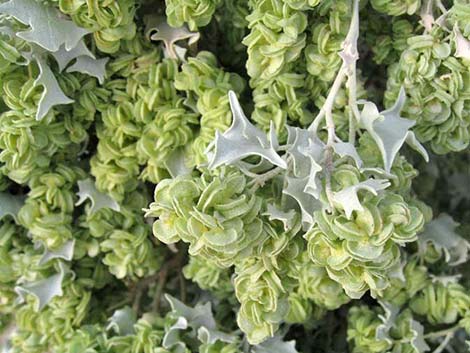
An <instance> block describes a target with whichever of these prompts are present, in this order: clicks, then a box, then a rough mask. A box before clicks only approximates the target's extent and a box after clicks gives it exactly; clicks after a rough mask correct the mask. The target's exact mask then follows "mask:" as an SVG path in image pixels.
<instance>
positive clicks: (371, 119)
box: [361, 87, 429, 173]
mask: <svg viewBox="0 0 470 353" xmlns="http://www.w3.org/2000/svg"><path fill="white" fill-rule="evenodd" d="M405 99H406V94H405V90H404V88H403V87H402V88H401V89H400V93H399V95H398V98H397V100H396V101H395V104H394V105H393V106H392V107H391V108H390V109H387V110H384V111H382V112H379V110H378V109H377V106H376V105H375V104H374V103H372V102H363V104H364V108H363V110H362V113H361V123H362V126H363V127H364V128H365V129H366V130H367V131H368V132H369V134H370V135H371V136H372V138H373V139H374V141H375V143H376V144H377V147H378V148H379V150H380V152H381V154H382V159H383V162H384V169H385V171H386V172H388V173H389V172H390V170H391V168H392V165H393V161H394V160H395V157H396V155H397V154H398V151H399V150H400V148H401V147H402V146H403V144H404V143H405V141H407V142H409V143H411V144H410V146H411V147H413V148H415V149H417V150H418V152H420V153H421V154H423V156H424V158H425V159H426V161H427V160H428V159H429V158H428V155H427V153H426V150H425V149H424V147H422V146H421V144H420V143H419V142H418V141H417V140H416V138H415V137H414V133H413V132H412V131H410V128H411V127H413V126H414V125H415V124H416V122H415V121H413V120H409V119H404V118H402V117H400V111H401V110H402V108H403V106H404V104H405Z"/></svg>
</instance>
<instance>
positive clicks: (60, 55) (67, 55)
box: [51, 40, 94, 71]
mask: <svg viewBox="0 0 470 353" xmlns="http://www.w3.org/2000/svg"><path fill="white" fill-rule="evenodd" d="M51 55H52V56H53V57H54V59H55V61H57V64H58V65H59V71H64V69H65V68H66V67H67V65H68V64H70V62H71V61H72V60H74V59H76V58H78V57H80V56H88V57H90V58H94V55H93V53H92V52H91V51H90V50H89V49H88V48H87V46H86V45H85V42H84V41H83V40H80V41H79V42H78V43H77V45H76V46H75V47H73V48H72V49H70V50H66V49H65V46H64V45H62V46H61V47H60V48H59V49H58V50H57V51H54V52H51Z"/></svg>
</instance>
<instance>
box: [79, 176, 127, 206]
mask: <svg viewBox="0 0 470 353" xmlns="http://www.w3.org/2000/svg"><path fill="white" fill-rule="evenodd" d="M78 190H79V191H78V193H77V195H78V197H79V199H78V201H77V202H76V204H75V205H76V206H79V205H81V204H82V203H83V202H85V200H86V199H90V201H91V209H90V212H91V213H95V212H97V211H98V210H100V209H102V208H111V209H113V210H115V211H117V212H119V211H120V209H121V208H120V206H119V204H118V203H117V202H116V201H115V200H113V199H112V198H111V197H110V196H108V195H106V194H103V193H101V192H99V191H98V190H97V189H96V187H95V183H94V182H93V180H91V179H85V180H80V181H78Z"/></svg>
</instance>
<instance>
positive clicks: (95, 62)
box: [67, 56, 109, 84]
mask: <svg viewBox="0 0 470 353" xmlns="http://www.w3.org/2000/svg"><path fill="white" fill-rule="evenodd" d="M108 60H109V59H108V58H102V59H94V58H90V57H88V56H79V57H78V58H77V60H76V61H75V63H74V64H72V65H71V66H70V67H68V68H67V72H81V73H83V74H87V75H90V76H93V77H96V78H97V79H98V82H99V83H101V84H102V83H104V77H105V75H106V63H107V62H108Z"/></svg>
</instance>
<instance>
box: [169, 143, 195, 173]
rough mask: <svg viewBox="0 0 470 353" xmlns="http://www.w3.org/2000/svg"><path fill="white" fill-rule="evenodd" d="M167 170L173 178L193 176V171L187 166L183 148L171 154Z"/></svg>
mask: <svg viewBox="0 0 470 353" xmlns="http://www.w3.org/2000/svg"><path fill="white" fill-rule="evenodd" d="M165 168H166V169H168V172H169V173H170V175H171V177H172V178H176V177H177V176H179V175H188V174H191V169H190V168H188V167H187V166H186V162H185V153H184V150H183V149H182V148H178V149H176V150H174V151H173V152H172V153H171V154H170V156H169V157H168V160H167V161H166V162H165Z"/></svg>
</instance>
